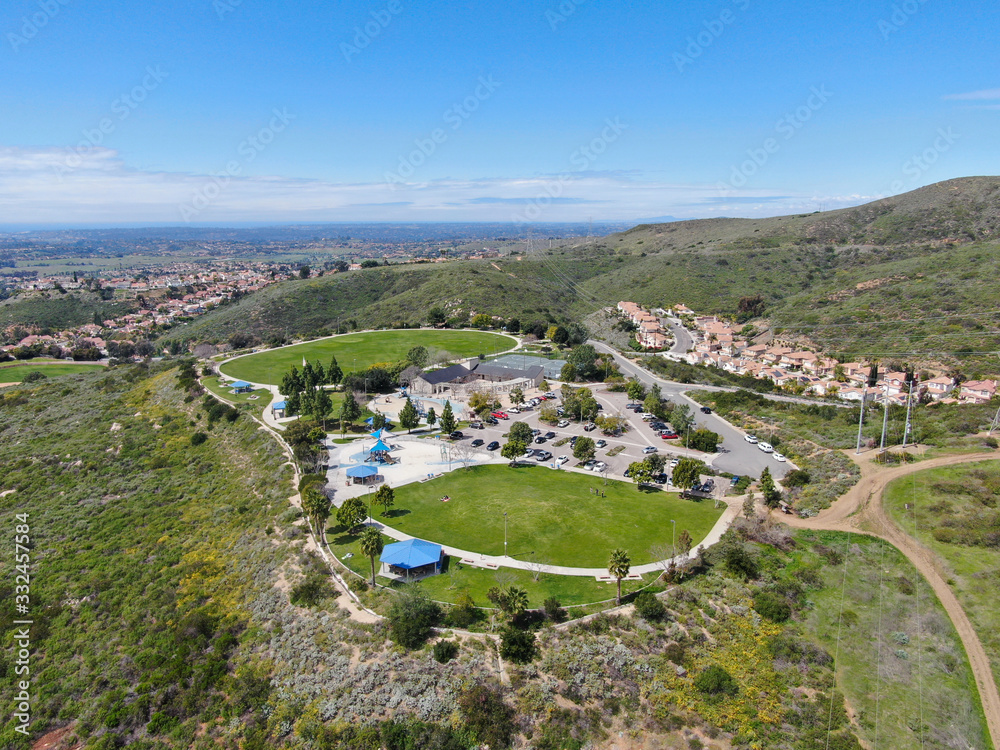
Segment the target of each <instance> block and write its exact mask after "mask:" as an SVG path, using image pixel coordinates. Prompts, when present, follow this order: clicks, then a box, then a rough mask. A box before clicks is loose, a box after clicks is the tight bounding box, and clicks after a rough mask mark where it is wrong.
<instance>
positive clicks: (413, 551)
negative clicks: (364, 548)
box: [379, 539, 444, 578]
mask: <svg viewBox="0 0 1000 750" xmlns="http://www.w3.org/2000/svg"><path fill="white" fill-rule="evenodd" d="M443 559H444V550H443V549H441V545H440V544H434V542H425V541H424V540H423V539H407V540H406V541H405V542H395V543H394V544H387V545H386V546H385V548H384V549H383V550H382V556H381V557H380V558H379V562H381V563H382V575H384V576H390V577H393V576H402V577H405V578H423V577H425V576H431V575H436V574H438V573H440V572H441V561H442V560H443Z"/></svg>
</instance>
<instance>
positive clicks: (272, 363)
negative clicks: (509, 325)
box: [219, 329, 517, 385]
mask: <svg viewBox="0 0 1000 750" xmlns="http://www.w3.org/2000/svg"><path fill="white" fill-rule="evenodd" d="M516 345H517V340H516V339H515V338H514V337H512V336H506V335H503V334H498V333H488V332H486V331H421V330H413V329H411V330H392V331H370V332H367V333H349V334H346V335H344V336H334V337H333V338H328V339H319V340H317V341H307V342H306V343H304V344H296V345H295V346H286V347H283V348H281V349H270V350H268V351H266V352H258V353H257V354H248V355H246V356H244V357H239V358H237V359H234V360H231V361H229V362H226V363H225V364H223V365H222V366H221V367H220V368H219V369H220V371H221V372H222V374H223V375H228V376H229V377H231V378H239V379H241V380H247V381H249V382H251V383H270V384H274V385H277V384H278V383H279V382H280V381H281V376H282V375H284V374H285V373H286V372H288V370H289V369H290V368H291V366H292V365H297V366H300V367H301V365H302V360H303V358H305V359H306V360H308V361H310V362H315V361H317V360H318V361H319V362H322V363H323V366H324V367H326V366H327V364H329V362H330V357H331V356H336V357H337V362H338V363H339V364H340V368H341V369H342V370H343V371H344V372H345V373H346V372H351V371H354V370H363V369H366V368H367V367H369V366H371V365H373V364H375V363H377V362H395V361H399V360H401V359H403V358H404V357H406V353H407V352H408V351H409V350H410V349H411V348H412V347H414V346H422V347H424V348H425V349H427V351H428V352H429V353H430V354H431V356H432V357H433V356H434V354H435V353H436V352H446V353H448V354H450V355H452V357H454V358H461V357H474V356H476V355H477V354H494V353H500V352H504V351H507V350H508V349H512V348H513V347H515V346H516Z"/></svg>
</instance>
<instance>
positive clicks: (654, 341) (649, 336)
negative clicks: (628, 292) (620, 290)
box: [618, 302, 670, 349]
mask: <svg viewBox="0 0 1000 750" xmlns="http://www.w3.org/2000/svg"><path fill="white" fill-rule="evenodd" d="M618 311H619V312H620V313H621V314H622V315H624V316H625V317H626V318H628V319H629V320H630V321H632V323H634V324H635V326H636V330H635V340H636V341H637V342H639V346H642V347H645V348H646V349H664V348H666V346H667V345H668V344H669V343H670V337H669V336H668V335H667V333H666V330H665V329H664V328H663V323H662V322H661V320H660V318H659V317H658V316H656V315H654V314H653V313H651V312H649V311H647V310H645V309H643V308H642V307H640V306H639V305H637V304H636V303H635V302H619V303H618Z"/></svg>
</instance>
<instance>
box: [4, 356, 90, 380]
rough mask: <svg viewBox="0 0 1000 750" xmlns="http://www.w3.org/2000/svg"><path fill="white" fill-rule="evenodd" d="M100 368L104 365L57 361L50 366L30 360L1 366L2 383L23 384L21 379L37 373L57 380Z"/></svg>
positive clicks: (43, 362)
mask: <svg viewBox="0 0 1000 750" xmlns="http://www.w3.org/2000/svg"><path fill="white" fill-rule="evenodd" d="M98 367H103V365H96V364H83V363H78V362H62V361H55V362H54V363H51V364H50V362H49V360H39V361H38V362H33V361H31V360H29V361H27V362H22V363H17V364H14V363H10V364H6V363H5V364H3V365H0V383H19V382H21V378H23V377H24V376H25V375H27V374H28V373H29V372H36V371H37V372H41V373H44V375H45V377H47V378H55V377H58V376H60V375H75V374H77V373H81V372H93V371H94V369H95V368H98Z"/></svg>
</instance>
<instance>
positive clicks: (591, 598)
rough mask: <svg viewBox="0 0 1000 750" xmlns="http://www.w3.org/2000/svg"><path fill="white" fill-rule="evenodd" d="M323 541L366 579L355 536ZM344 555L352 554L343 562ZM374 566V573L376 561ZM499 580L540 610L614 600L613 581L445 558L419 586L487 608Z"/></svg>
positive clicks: (631, 584)
mask: <svg viewBox="0 0 1000 750" xmlns="http://www.w3.org/2000/svg"><path fill="white" fill-rule="evenodd" d="M376 518H378V516H376ZM379 520H382V519H379ZM384 540H385V543H386V544H392V543H393V542H394V541H395V540H394V539H390V538H389V537H384ZM327 541H328V542H329V544H330V549H331V550H333V552H334V554H336V555H337V557H338V558H340V561H341V562H343V563H344V564H345V565H347V566H348V567H349V568H350V569H351V570H353V571H354V572H355V573H358V574H359V575H361V576H363V577H364V578H365V579H366V580H368V579H370V577H371V563H370V562H369V560H368V558H367V557H365V556H364V555H363V554H362V553H361V545H360V544H359V537H358V535H357V534H354V535H350V534H345V533H343V529H333V530H331V531H329V532H327ZM347 553H353V554H352V556H351V557H349V558H347V559H344V557H345V555H346V554H347ZM375 567H376V570H377V569H378V561H377V560H376V561H375ZM655 577H656V574H654V573H650V574H648V575H645V576H643V579H644V580H642V581H622V596H625V595H627V594H629V593H631V592H633V591H637V590H639V589H641V588H643V587H644V586H648V585H649V584H650V582H652V581H653V580H654V578H655ZM378 581H379V583H380V584H381V585H385V584H386V583H387V579H385V578H379V579H378ZM501 581H502V582H504V583H507V582H509V583H511V584H513V585H514V586H517V587H518V588H520V589H524V591H526V592H527V593H528V603H529V606H531V607H541V606H542V604H543V603H544V602H545V600H546V599H548V598H549V597H551V596H554V597H555V598H556V599H558V600H559V602H560V603H561V604H563V605H564V606H578V605H581V604H593V603H596V602H606V601H607V600H608V599H614V598H615V584H614V582H613V581H612V582H611V583H603V582H599V581H597V580H596V579H594V578H591V577H589V576H560V575H552V574H548V573H540V574H539V575H538V579H537V580H535V574H534V573H533V572H531V571H527V570H515V569H513V568H500V569H499V570H489V569H487V568H474V567H472V566H471V565H463V564H462V563H461V562H459V561H458V560H455V559H453V558H448V560H447V562H446V567H445V571H444V572H443V573H442V574H441V575H438V576H431V577H430V578H425V579H423V580H422V581H421V582H420V584H419V585H420V588H421V590H422V591H423V592H424V593H425V594H427V596H429V597H430V598H431V599H434V600H435V601H438V602H446V603H449V604H454V603H455V602H456V600H457V598H458V596H459V594H461V593H463V592H466V593H468V594H469V596H471V597H472V599H473V601H474V602H475V603H476V604H477V605H478V606H480V607H489V606H491V605H490V602H489V600H488V599H487V598H486V592H487V591H489V590H490V589H491V588H493V587H494V586H496V585H498V584H499V583H500V582H501ZM605 606H607V605H605ZM571 613H572V614H571V616H573V617H578V616H580V615H581V614H584V613H583V612H580V611H576V612H573V611H572V610H571Z"/></svg>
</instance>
